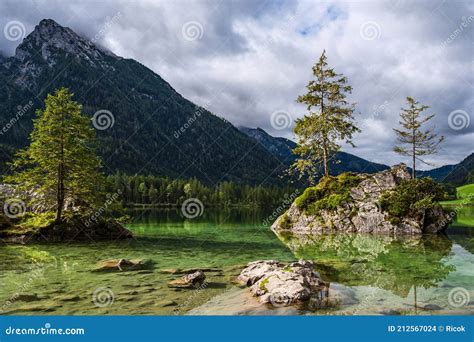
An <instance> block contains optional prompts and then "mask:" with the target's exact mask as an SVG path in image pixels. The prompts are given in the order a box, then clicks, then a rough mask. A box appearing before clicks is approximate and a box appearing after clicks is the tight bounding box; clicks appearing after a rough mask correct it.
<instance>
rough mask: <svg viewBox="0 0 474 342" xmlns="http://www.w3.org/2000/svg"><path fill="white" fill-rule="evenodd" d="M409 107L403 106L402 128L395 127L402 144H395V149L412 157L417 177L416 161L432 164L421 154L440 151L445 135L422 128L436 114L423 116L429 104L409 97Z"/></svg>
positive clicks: (398, 140) (413, 172)
mask: <svg viewBox="0 0 474 342" xmlns="http://www.w3.org/2000/svg"><path fill="white" fill-rule="evenodd" d="M407 102H408V108H402V111H401V112H400V118H401V121H400V125H401V126H402V128H401V129H396V128H394V129H393V130H394V131H395V133H396V134H397V142H398V143H400V144H401V145H398V146H395V147H394V148H393V150H394V151H395V152H396V153H399V154H401V155H402V156H409V157H411V158H412V178H413V179H415V178H416V161H417V160H419V161H420V162H422V163H424V164H427V165H431V164H429V163H428V162H426V161H424V160H423V159H421V158H420V157H421V156H427V155H431V154H435V153H437V152H438V146H439V144H440V143H442V142H443V140H444V137H443V136H438V135H437V134H436V133H434V128H429V129H427V130H422V129H421V126H422V125H423V124H424V123H426V122H427V121H429V120H431V119H432V118H433V117H434V116H435V114H431V115H428V116H425V117H423V116H422V112H423V111H424V110H425V109H428V108H429V107H428V106H425V105H420V103H419V102H418V101H415V100H414V99H413V98H412V97H407Z"/></svg>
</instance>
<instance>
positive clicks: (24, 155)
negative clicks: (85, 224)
mask: <svg viewBox="0 0 474 342" xmlns="http://www.w3.org/2000/svg"><path fill="white" fill-rule="evenodd" d="M72 97H73V94H72V93H71V92H69V90H68V89H66V88H61V89H59V90H56V92H55V93H54V95H51V94H49V95H48V96H47V98H46V100H45V109H44V110H38V111H37V112H36V114H37V118H36V119H35V120H34V128H33V131H32V133H31V135H30V141H31V142H30V145H29V146H28V147H27V148H25V149H24V150H21V151H19V152H18V153H17V155H16V158H15V160H14V161H13V163H12V166H13V168H14V170H15V171H16V173H14V174H13V175H11V176H9V177H7V181H9V182H12V183H16V184H18V187H19V189H20V190H25V191H31V190H32V189H33V191H34V192H35V196H33V199H32V202H33V203H32V205H34V204H35V202H40V203H43V204H45V205H46V206H47V208H49V209H50V210H54V211H55V212H56V222H60V221H62V220H63V218H64V217H63V211H65V210H66V209H67V207H68V206H71V205H82V206H89V207H91V206H93V205H95V204H97V201H98V196H99V195H98V191H97V184H101V183H102V182H101V180H102V176H101V174H100V173H99V171H98V169H99V167H100V160H99V158H98V157H97V156H96V154H95V152H94V149H93V145H94V140H95V132H94V129H93V128H92V127H91V125H90V120H89V119H88V118H87V117H86V116H85V115H83V114H82V113H81V110H82V106H81V105H80V104H78V103H77V102H75V101H73V100H72Z"/></svg>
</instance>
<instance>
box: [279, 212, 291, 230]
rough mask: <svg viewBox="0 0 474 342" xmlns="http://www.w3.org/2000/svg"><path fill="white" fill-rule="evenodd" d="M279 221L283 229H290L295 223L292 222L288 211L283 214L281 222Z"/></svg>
mask: <svg viewBox="0 0 474 342" xmlns="http://www.w3.org/2000/svg"><path fill="white" fill-rule="evenodd" d="M278 223H279V224H280V227H281V228H283V229H290V228H291V226H292V225H293V222H291V219H290V217H289V216H288V214H286V213H285V214H283V216H282V217H281V219H280V222H278Z"/></svg>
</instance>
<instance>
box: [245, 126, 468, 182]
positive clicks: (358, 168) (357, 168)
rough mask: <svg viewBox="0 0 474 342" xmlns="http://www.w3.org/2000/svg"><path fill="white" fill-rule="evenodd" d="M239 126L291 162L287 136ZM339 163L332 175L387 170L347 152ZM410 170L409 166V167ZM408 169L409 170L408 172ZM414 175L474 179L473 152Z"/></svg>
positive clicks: (338, 155) (290, 143) (441, 179)
mask: <svg viewBox="0 0 474 342" xmlns="http://www.w3.org/2000/svg"><path fill="white" fill-rule="evenodd" d="M239 129H240V130H241V131H242V132H244V133H245V134H247V135H248V136H249V137H252V138H253V139H255V140H257V141H258V142H259V143H260V144H262V145H263V146H264V147H265V148H266V149H267V150H268V151H269V152H270V153H272V154H273V155H274V156H275V157H277V158H278V159H279V160H280V162H282V163H284V164H286V165H287V166H288V165H290V164H291V163H292V162H293V161H294V160H295V159H296V156H295V155H294V154H293V153H292V149H294V148H295V147H296V146H297V144H296V143H295V142H294V141H292V140H289V139H286V138H279V137H273V136H271V135H270V134H268V133H267V132H265V131H264V130H263V129H261V128H248V127H239ZM334 159H335V160H337V161H338V162H335V161H332V162H331V169H332V170H333V174H334V175H338V174H341V173H343V172H348V171H352V172H359V173H361V172H365V173H375V172H379V171H383V170H386V169H389V168H390V167H389V166H387V165H384V164H378V163H373V162H370V161H368V160H366V159H363V158H360V157H357V156H355V155H353V154H350V153H346V152H342V151H340V152H338V153H336V156H335V158H334ZM408 169H409V170H411V169H410V168H408ZM410 172H411V171H410ZM417 177H431V178H433V179H435V180H437V181H439V182H447V183H453V184H456V185H462V184H467V183H472V182H474V153H473V154H471V155H470V156H468V157H467V158H466V159H464V160H463V161H462V162H460V163H459V164H456V165H444V166H441V167H438V168H435V169H432V170H427V171H423V170H420V171H417Z"/></svg>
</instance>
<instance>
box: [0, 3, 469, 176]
mask: <svg viewBox="0 0 474 342" xmlns="http://www.w3.org/2000/svg"><path fill="white" fill-rule="evenodd" d="M43 18H51V19H54V20H56V21H57V22H58V23H60V24H61V25H63V26H69V27H71V28H72V29H73V30H75V31H76V32H77V33H80V34H81V35H83V36H86V37H88V38H89V39H93V40H94V41H95V42H97V44H100V45H102V46H104V47H106V48H108V49H109V50H111V51H112V52H114V53H115V54H117V55H120V56H123V57H127V58H134V59H136V60H138V61H140V62H141V63H143V64H144V65H146V66H148V67H149V68H151V69H152V70H154V71H155V72H157V73H158V74H160V75H161V76H162V77H163V78H164V79H166V80H167V81H168V82H169V83H170V84H171V85H172V86H173V87H174V88H175V89H176V90H177V91H178V92H180V93H181V94H183V95H184V96H185V97H187V98H188V99H190V100H192V101H193V102H195V103H197V104H199V105H202V106H204V107H206V108H208V109H210V110H211V111H212V112H214V113H215V114H217V115H219V116H221V117H224V118H226V119H227V120H229V121H231V122H232V123H234V124H235V125H243V126H249V127H261V128H263V129H265V130H267V131H268V132H269V133H271V134H273V135H277V136H285V137H288V138H293V134H292V130H291V129H292V126H291V121H292V120H294V119H295V118H297V117H300V116H302V115H303V114H304V112H305V108H304V107H302V106H301V105H298V104H297V103H296V102H295V99H296V97H297V96H298V95H299V94H302V93H304V91H305V86H306V84H307V82H308V80H309V79H310V77H311V67H312V65H313V64H314V63H315V61H316V59H317V58H318V57H319V55H320V54H321V53H322V51H323V50H324V49H325V50H326V52H327V56H328V62H329V64H330V65H331V66H333V67H334V68H335V69H336V71H337V72H339V73H343V74H345V75H346V76H347V77H348V79H349V82H350V84H351V85H352V86H353V88H354V91H353V93H352V95H351V100H352V101H353V102H356V103H357V107H356V108H357V111H356V112H357V113H356V118H357V122H358V125H359V126H360V128H361V129H362V132H361V133H360V134H358V135H357V136H356V137H355V143H356V145H357V148H356V149H352V148H350V147H346V146H345V147H344V150H345V151H347V152H350V153H354V154H357V155H359V156H361V157H364V158H366V159H369V160H372V161H376V162H381V163H386V164H394V163H396V162H398V161H400V157H399V156H397V155H395V154H394V153H393V152H391V149H392V146H393V144H394V142H395V135H394V133H393V131H392V127H394V126H396V125H397V123H398V114H399V111H400V108H401V107H402V106H404V102H405V97H406V96H408V95H409V96H412V97H414V98H416V99H418V100H419V101H420V102H422V103H423V104H426V105H429V106H431V109H430V111H429V113H436V114H437V115H436V118H435V120H434V121H433V125H435V127H436V129H437V131H439V132H440V133H441V134H443V135H445V137H446V141H445V143H444V145H443V147H442V150H441V153H440V154H439V155H436V156H433V157H429V158H427V160H428V161H430V162H432V163H433V164H435V165H436V166H441V165H444V164H447V163H456V162H459V161H460V160H462V159H463V158H464V157H466V156H467V155H468V154H469V153H471V152H472V151H473V150H474V149H473V143H474V72H473V71H474V70H473V69H474V53H473V52H474V46H473V43H474V2H472V1H436V0H435V1H433V0H431V1H408V0H387V1H364V2H360V1H340V2H333V1H324V2H323V1H310V0H306V1H281V0H274V1H271V0H267V1H263V0H262V1H259V0H213V1H209V0H193V1H191V0H188V1H176V0H173V1H171V0H167V1H156V0H153V1H152V0H141V1H131V0H128V1H120V0H110V1H109V0H102V1H92V0H89V1H87V0H86V1H85V0H81V1H74V0H73V1H67V2H66V1H54V0H48V1H44V0H34V1H33V0H31V1H27V0H3V1H1V3H0V28H3V31H4V32H3V35H2V36H1V38H2V39H0V51H2V54H4V55H12V54H13V53H14V50H15V47H16V46H17V45H18V43H19V41H15V40H13V41H12V40H8V39H3V38H4V36H5V30H6V29H7V24H8V23H11V22H12V21H14V22H19V23H21V25H20V27H21V26H23V27H24V29H25V33H26V34H28V33H29V32H31V31H32V30H33V29H34V27H35V25H36V24H37V23H38V22H39V21H40V20H41V19H43ZM290 117H291V119H292V120H291V121H289V120H287V119H288V118H290ZM426 168H430V167H426Z"/></svg>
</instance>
